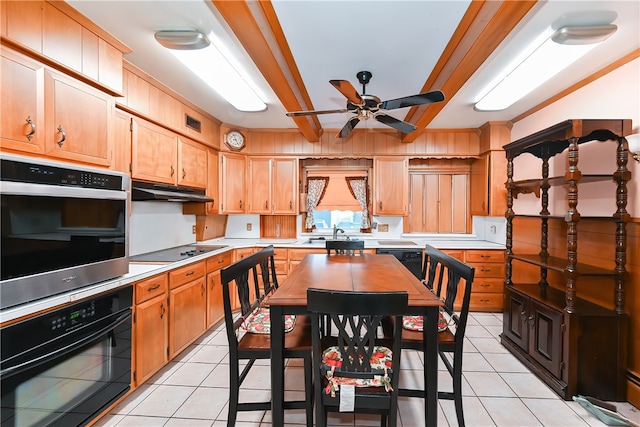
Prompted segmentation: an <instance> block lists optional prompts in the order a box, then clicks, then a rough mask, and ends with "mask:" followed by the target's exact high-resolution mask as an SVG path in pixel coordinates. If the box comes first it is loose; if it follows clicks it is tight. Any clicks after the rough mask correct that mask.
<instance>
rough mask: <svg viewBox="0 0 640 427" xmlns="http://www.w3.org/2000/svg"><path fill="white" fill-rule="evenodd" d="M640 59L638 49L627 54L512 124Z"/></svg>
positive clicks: (527, 112) (534, 108) (521, 115)
mask: <svg viewBox="0 0 640 427" xmlns="http://www.w3.org/2000/svg"><path fill="white" fill-rule="evenodd" d="M639 57H640V49H636V50H634V51H632V52H630V53H628V54H626V55H625V56H623V57H622V58H620V59H618V60H617V61H614V62H612V63H611V64H609V65H607V66H606V67H604V68H602V69H600V70H598V71H596V72H595V73H593V74H591V75H590V76H588V77H585V78H584V79H582V80H580V81H579V82H577V83H576V84H573V85H571V86H569V87H568V88H566V89H565V90H563V91H561V92H559V93H557V94H556V95H554V96H552V97H551V98H549V99H547V100H546V101H544V102H541V103H540V104H538V105H536V106H535V107H533V108H531V109H529V110H527V111H525V112H524V113H522V114H520V115H518V116H516V117H514V118H513V119H511V122H512V123H515V122H518V121H520V120H522V119H524V118H527V117H529V116H530V115H532V114H534V113H536V112H538V111H540V110H542V109H543V108H545V107H547V106H549V105H551V104H553V103H554V102H556V101H558V100H560V99H562V98H564V97H565V96H567V95H570V94H572V93H573V92H575V91H577V90H578V89H582V88H583V87H585V86H587V85H588V84H591V83H593V82H594V81H596V80H598V79H599V78H601V77H603V76H605V75H607V74H609V73H610V72H612V71H614V70H616V69H618V68H620V67H622V66H623V65H625V64H627V63H628V62H631V61H633V60H634V59H636V58H639Z"/></svg>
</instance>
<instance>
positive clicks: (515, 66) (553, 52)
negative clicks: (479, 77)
mask: <svg viewBox="0 0 640 427" xmlns="http://www.w3.org/2000/svg"><path fill="white" fill-rule="evenodd" d="M616 30H617V27H616V26H615V25H600V26H594V27H563V28H560V29H558V30H555V31H554V30H553V29H549V30H547V31H546V32H545V33H543V34H542V35H540V37H538V38H537V39H536V40H534V42H533V43H531V44H530V45H529V46H527V47H526V48H525V49H524V50H523V51H522V52H521V53H520V55H518V57H517V58H516V59H515V60H514V61H512V62H511V63H510V64H509V66H508V67H506V68H505V69H504V70H503V71H502V72H501V73H500V74H499V75H498V76H497V77H496V78H495V79H494V80H493V81H491V83H489V84H488V85H487V86H486V87H485V88H484V89H483V90H482V91H481V92H480V94H479V95H478V97H477V99H478V100H477V101H476V104H475V109H476V110H479V111H497V110H504V109H505V108H508V107H509V106H511V105H512V104H513V103H514V102H516V101H517V100H519V99H520V98H522V97H523V96H525V95H526V94H528V93H530V92H531V91H533V90H534V89H535V88H537V87H538V86H540V85H541V84H542V83H544V82H546V81H547V80H549V79H550V78H551V77H553V76H554V75H556V74H558V73H559V72H560V71H562V70H564V69H565V68H567V67H568V66H569V65H571V64H572V63H573V62H575V61H576V60H577V59H578V58H580V57H581V56H583V55H584V54H586V53H587V52H588V51H590V50H591V49H593V48H594V47H595V46H596V45H597V44H598V43H600V42H602V41H604V40H606V39H607V38H608V37H609V36H611V35H612V34H613V33H615V32H616Z"/></svg>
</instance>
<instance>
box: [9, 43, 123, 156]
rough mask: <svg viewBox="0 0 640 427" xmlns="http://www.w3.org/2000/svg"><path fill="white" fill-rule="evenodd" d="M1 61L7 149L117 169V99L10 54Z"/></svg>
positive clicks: (36, 63)
mask: <svg viewBox="0 0 640 427" xmlns="http://www.w3.org/2000/svg"><path fill="white" fill-rule="evenodd" d="M1 56H2V59H1V61H2V97H1V100H0V107H1V108H2V129H1V130H0V141H1V146H2V149H3V150H10V151H20V152H24V153H28V154H30V155H34V154H35V155H46V156H48V157H53V158H58V159H65V160H70V161H75V162H81V163H88V164H94V165H100V166H107V167H108V166H111V160H112V156H113V152H112V151H113V126H112V118H113V114H114V105H115V104H114V100H113V97H112V96H111V95H109V94H106V93H104V92H102V91H100V90H98V89H96V88H94V87H91V86H89V85H87V84H85V83H83V82H81V81H78V80H76V79H73V78H70V77H68V76H66V75H63V74H61V73H59V72H56V71H54V70H51V69H50V68H48V67H46V66H44V65H42V64H41V63H39V62H37V61H35V60H32V59H30V58H27V57H25V56H24V55H21V54H19V53H16V52H14V51H11V50H9V49H5V48H3V49H2V55H1Z"/></svg>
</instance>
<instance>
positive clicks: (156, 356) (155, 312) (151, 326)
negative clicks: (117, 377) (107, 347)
mask: <svg viewBox="0 0 640 427" xmlns="http://www.w3.org/2000/svg"><path fill="white" fill-rule="evenodd" d="M168 283H169V280H168V277H167V274H166V273H163V274H159V275H157V276H153V277H149V278H148V279H144V280H141V281H139V282H136V283H135V284H134V292H135V301H136V307H135V316H134V346H133V347H134V358H133V360H134V362H133V372H134V374H133V379H134V387H137V386H139V385H141V384H142V383H144V382H145V381H146V380H147V379H149V377H151V376H152V375H153V374H155V373H156V372H157V371H158V370H159V369H160V368H162V367H163V366H164V365H166V364H167V362H168V361H169V351H168V347H169V313H168V307H167V291H168Z"/></svg>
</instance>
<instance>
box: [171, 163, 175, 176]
mask: <svg viewBox="0 0 640 427" xmlns="http://www.w3.org/2000/svg"><path fill="white" fill-rule="evenodd" d="M174 173H175V171H174V170H173V165H171V176H173V174H174Z"/></svg>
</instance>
